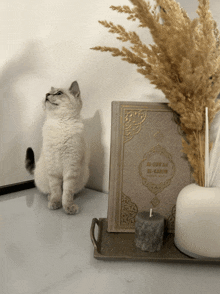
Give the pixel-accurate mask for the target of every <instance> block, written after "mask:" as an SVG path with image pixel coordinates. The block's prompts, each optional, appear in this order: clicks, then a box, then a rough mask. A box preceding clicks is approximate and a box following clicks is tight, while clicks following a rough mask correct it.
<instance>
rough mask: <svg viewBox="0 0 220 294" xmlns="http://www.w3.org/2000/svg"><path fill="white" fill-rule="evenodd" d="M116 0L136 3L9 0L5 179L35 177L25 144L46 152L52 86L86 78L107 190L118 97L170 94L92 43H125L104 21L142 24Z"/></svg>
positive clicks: (95, 164)
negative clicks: (46, 114) (45, 126)
mask: <svg viewBox="0 0 220 294" xmlns="http://www.w3.org/2000/svg"><path fill="white" fill-rule="evenodd" d="M180 3H181V4H182V6H184V5H185V6H187V7H186V9H187V10H188V9H189V10H191V7H193V11H195V9H196V7H197V1H196V0H187V1H184V0H182V1H180ZM111 5H130V3H129V1H128V0H104V1H103V0H93V1H89V0H81V1H77V0H62V1H61V0H40V1H35V0H20V1H16V0H1V3H0V27H1V32H0V44H1V46H0V69H1V70H0V103H1V104H0V134H1V137H0V150H1V152H0V186H3V185H8V184H11V183H17V182H22V181H26V180H29V179H32V177H31V176H29V175H28V173H27V172H26V170H25V168H24V157H25V151H26V148H27V147H29V146H31V147H32V148H33V149H34V151H35V155H36V157H37V158H38V156H39V154H40V148H41V143H42V138H41V127H42V124H43V120H44V112H43V109H42V100H43V98H44V96H45V93H46V92H48V90H49V89H50V87H51V86H53V87H59V86H60V87H68V86H69V85H70V84H71V82H72V81H74V80H77V81H78V83H79V85H80V88H81V93H82V97H83V101H84V108H83V112H82V115H83V117H84V119H85V125H86V129H87V131H88V134H89V137H90V141H91V153H92V157H91V166H90V168H91V177H90V180H89V184H88V186H89V187H91V188H94V189H98V190H103V191H107V190H108V177H109V155H110V126H111V101H113V100H127V101H134V100H135V101H152V102H153V101H154V102H164V101H166V100H165V99H164V95H163V94H162V93H161V92H160V91H158V90H155V89H154V86H152V85H150V84H149V82H148V80H146V79H145V78H144V77H143V76H141V75H140V74H138V73H137V72H136V67H135V66H133V65H131V64H128V63H126V62H123V61H121V60H120V58H115V57H114V58H113V57H112V56H111V55H110V54H108V53H101V52H97V51H93V50H90V48H91V47H94V46H97V45H106V46H121V43H120V42H119V41H117V40H116V39H115V36H114V35H111V34H109V33H108V32H107V29H105V28H104V27H103V26H101V25H100V24H99V23H98V20H105V19H106V20H110V21H113V22H114V23H115V24H116V23H120V24H122V25H124V26H125V27H126V28H127V29H129V30H136V28H137V25H136V24H135V23H133V22H129V21H127V20H126V16H125V15H121V14H119V13H117V12H114V11H112V10H111V9H109V7H110V6H111ZM212 7H213V8H214V9H212ZM219 9H220V3H219V2H218V0H212V1H211V10H213V14H214V15H215V19H216V18H218V19H219V20H220V17H219V14H218V11H219ZM189 14H190V13H189ZM190 16H191V15H190ZM194 16H195V14H194V15H193V17H194ZM218 19H217V20H218ZM138 32H139V34H140V35H141V36H142V39H143V40H145V41H146V43H151V42H152V39H151V36H150V35H149V32H148V31H147V30H144V29H138Z"/></svg>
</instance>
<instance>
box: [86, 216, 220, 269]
mask: <svg viewBox="0 0 220 294" xmlns="http://www.w3.org/2000/svg"><path fill="white" fill-rule="evenodd" d="M96 225H97V226H98V237H97V239H96V238H95V226H96ZM107 226H108V222H107V219H106V218H100V219H97V218H93V220H92V224H91V229H90V237H91V241H92V243H93V246H94V257H95V258H96V259H101V260H141V261H158V262H183V263H217V264H219V263H220V259H216V260H206V259H195V258H191V257H188V256H187V255H185V254H183V253H182V252H180V251H179V249H177V248H176V246H175V245H174V234H166V235H165V236H164V244H163V247H162V249H161V250H160V251H159V252H154V253H151V252H143V251H141V250H140V249H139V248H137V247H136V246H135V243H134V238H135V234H134V233H108V232H107Z"/></svg>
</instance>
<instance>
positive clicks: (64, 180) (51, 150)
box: [26, 81, 89, 214]
mask: <svg viewBox="0 0 220 294" xmlns="http://www.w3.org/2000/svg"><path fill="white" fill-rule="evenodd" d="M44 105H45V109H46V121H45V123H44V126H43V146H42V151H41V155H40V158H39V160H38V162H37V164H36V167H35V163H34V153H33V150H32V149H31V148H28V149H27V153H26V169H27V170H28V171H29V172H30V173H32V174H33V173H34V180H35V184H36V186H37V188H38V189H39V190H40V191H41V192H42V193H44V194H48V200H49V202H48V207H49V208H50V209H57V208H60V207H61V206H63V208H64V210H65V212H66V213H67V214H75V213H77V212H78V209H79V208H78V206H77V205H76V204H74V202H73V199H74V194H76V193H78V192H79V191H80V190H82V189H83V187H84V186H85V185H86V183H87V181H88V178H89V168H88V165H89V155H88V148H87V145H86V141H85V138H84V125H83V122H82V119H81V116H80V112H81V108H82V100H81V96H80V90H79V86H78V83H77V82H76V81H75V82H73V83H72V84H71V86H70V88H69V90H66V89H56V88H51V91H50V92H49V93H47V94H46V98H45V101H44Z"/></svg>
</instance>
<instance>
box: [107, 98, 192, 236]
mask: <svg viewBox="0 0 220 294" xmlns="http://www.w3.org/2000/svg"><path fill="white" fill-rule="evenodd" d="M181 138H182V136H181V131H180V128H179V126H178V124H177V123H176V122H175V118H174V113H173V111H172V110H171V109H170V108H169V107H168V104H167V103H148V102H115V101H114V102H112V123H111V158H110V181H109V200H108V231H109V232H134V224H135V216H136V214H137V213H138V211H143V210H150V208H153V211H155V212H159V213H160V214H161V215H163V216H164V217H165V218H166V220H167V224H168V231H169V232H174V218H175V205H176V199H177V196H178V194H179V192H180V191H181V189H182V188H183V187H185V186H186V185H188V184H190V183H192V181H193V180H192V175H191V170H190V165H189V163H188V161H187V159H186V158H185V157H184V155H183V153H182V152H181V150H182V140H181Z"/></svg>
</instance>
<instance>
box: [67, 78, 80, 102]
mask: <svg viewBox="0 0 220 294" xmlns="http://www.w3.org/2000/svg"><path fill="white" fill-rule="evenodd" d="M69 91H70V93H71V94H72V95H73V96H75V97H76V98H79V97H80V90H79V85H78V83H77V81H75V82H73V83H72V84H71V86H70V88H69Z"/></svg>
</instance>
